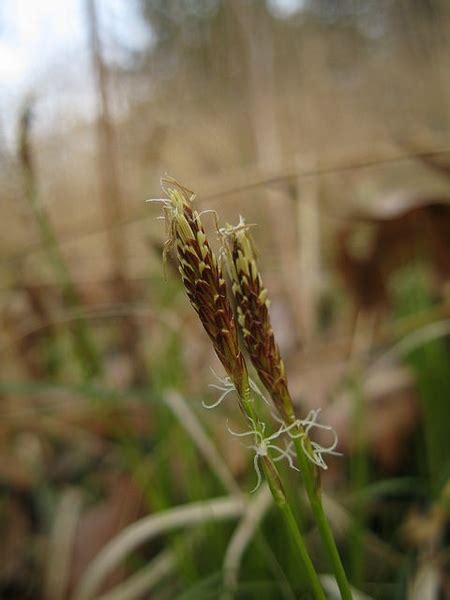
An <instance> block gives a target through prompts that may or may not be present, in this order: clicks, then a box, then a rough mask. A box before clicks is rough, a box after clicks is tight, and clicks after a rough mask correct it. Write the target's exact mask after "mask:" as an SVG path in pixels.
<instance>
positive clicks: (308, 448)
mask: <svg viewBox="0 0 450 600" xmlns="http://www.w3.org/2000/svg"><path fill="white" fill-rule="evenodd" d="M320 411H321V409H320V408H317V409H315V410H314V409H313V410H311V411H309V413H308V415H307V416H306V418H305V419H297V420H296V421H294V422H293V423H291V425H289V426H288V425H286V424H285V423H284V422H283V421H281V419H280V418H279V417H278V416H277V415H275V414H274V415H273V417H274V418H275V419H276V420H277V421H278V422H279V423H281V424H282V425H281V426H282V427H284V432H285V433H287V434H288V436H289V437H290V438H291V439H292V440H294V439H300V442H301V445H302V449H303V452H304V453H305V455H306V456H307V457H308V458H309V460H310V461H311V462H312V463H314V464H315V465H317V466H318V467H320V468H321V469H328V465H327V463H326V462H325V460H324V458H323V455H324V454H328V455H331V456H342V453H341V452H337V451H336V447H337V445H338V436H337V433H336V431H335V430H334V429H333V427H330V426H329V425H322V424H321V423H318V422H317V418H318V416H319V414H320ZM313 429H322V430H324V431H330V432H331V434H332V436H333V440H332V442H331V444H330V445H329V446H322V445H321V444H318V443H317V442H314V441H313V440H312V439H311V437H310V435H309V434H310V431H311V430H313ZM288 448H289V452H291V449H292V446H291V444H290V445H289V446H288ZM292 452H293V451H292Z"/></svg>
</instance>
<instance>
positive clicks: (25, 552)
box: [0, 0, 450, 600]
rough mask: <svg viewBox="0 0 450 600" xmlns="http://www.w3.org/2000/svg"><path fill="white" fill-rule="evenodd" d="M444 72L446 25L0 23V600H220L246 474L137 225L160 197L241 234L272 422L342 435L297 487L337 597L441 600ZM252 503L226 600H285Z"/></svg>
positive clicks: (447, 235)
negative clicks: (270, 380) (313, 490)
mask: <svg viewBox="0 0 450 600" xmlns="http://www.w3.org/2000/svg"><path fill="white" fill-rule="evenodd" d="M449 66H450V6H449V4H448V2H445V1H444V0H410V1H408V2H407V1H406V0H380V1H375V0H363V1H360V2H356V1H354V0H341V1H339V2H337V1H333V0H266V2H264V1H263V0H228V1H227V0H222V1H221V0H132V1H130V2H125V0H97V1H95V0H70V2H69V1H68V2H64V3H58V2H56V1H55V2H52V0H46V1H45V2H40V3H33V2H32V1H31V0H28V1H27V0H22V1H19V0H4V2H3V3H2V6H1V7H0V76H1V77H2V80H3V85H2V91H1V95H0V109H1V113H0V190H1V196H0V198H1V202H0V211H1V222H2V223H3V226H2V235H1V238H0V248H1V254H0V289H1V302H0V319H1V337H0V353H1V360H0V532H1V544H0V597H1V598H5V599H9V598H14V599H22V598H23V599H25V598H27V599H28V598H30V599H31V598H33V599H37V598H45V599H48V600H62V599H64V598H70V599H72V598H73V599H75V600H83V599H85V600H87V599H88V598H89V599H90V598H100V597H101V598H103V599H108V600H113V599H115V600H121V599H126V600H129V599H132V598H156V599H158V600H159V599H165V598H167V599H169V598H179V599H180V600H181V598H183V599H184V598H186V599H187V598H192V599H196V600H197V599H202V598H224V599H225V598H228V597H231V596H226V594H225V595H224V593H223V584H222V576H221V569H222V566H223V562H224V557H226V556H229V555H230V554H231V555H232V554H233V551H234V550H233V548H231V550H230V545H231V544H230V540H233V539H234V538H233V534H234V532H235V531H236V528H237V527H238V525H239V523H240V522H241V519H242V509H241V508H240V504H239V503H240V502H241V501H242V498H241V497H240V495H239V494H240V492H239V489H241V490H243V491H244V492H245V491H246V490H249V489H251V488H252V487H253V476H254V473H253V471H252V457H251V455H249V453H248V452H247V451H246V449H245V448H244V447H242V446H241V445H240V444H239V443H237V442H236V440H235V439H233V438H231V439H230V436H229V434H228V432H227V430H226V428H225V423H226V419H227V418H228V419H229V420H230V423H231V424H233V423H234V422H236V426H235V429H240V428H241V426H242V423H240V421H239V420H240V415H239V411H238V410H237V407H236V406H234V405H233V402H232V401H229V402H228V404H227V405H226V406H225V405H224V406H223V407H222V408H220V409H218V410H217V411H214V412H212V411H205V410H204V409H202V406H201V401H202V400H206V401H209V402H211V401H213V400H214V398H215V397H214V395H213V394H212V391H211V390H209V388H208V384H209V383H211V382H212V381H213V376H212V375H211V373H210V367H215V368H217V363H216V359H215V357H214V355H213V352H212V349H211V347H210V345H209V344H208V341H207V339H206V336H205V335H204V332H203V330H202V329H201V327H200V326H199V324H198V323H197V321H196V318H195V315H194V314H193V311H192V309H191V307H190V306H189V304H188V302H187V301H186V298H185V296H184V292H183V290H182V288H181V284H180V282H179V281H178V277H177V273H176V271H175V270H174V269H173V268H172V266H173V265H172V264H171V263H170V261H169V263H168V265H167V269H166V270H167V276H166V278H164V273H163V267H162V262H161V250H162V244H163V241H164V239H165V237H164V231H163V226H162V225H161V223H159V222H158V221H156V217H157V215H158V209H157V207H155V205H153V204H151V205H149V204H145V200H146V199H147V198H150V197H152V198H157V197H160V196H161V194H162V192H161V190H160V184H159V180H160V177H161V176H162V175H164V174H166V173H168V174H169V175H172V176H174V177H176V178H177V179H178V180H179V181H180V182H182V183H183V184H184V185H187V186H188V187H189V188H190V189H193V190H194V191H195V192H196V193H197V195H198V200H197V202H198V205H199V207H200V208H201V209H215V210H217V211H218V212H219V215H220V218H221V220H222V221H223V222H224V223H225V222H226V221H229V222H233V223H234V222H236V221H237V220H238V218H239V215H240V214H243V215H244V216H245V217H246V218H247V221H248V222H252V223H257V224H258V226H257V227H255V228H254V229H253V233H254V237H255V240H256V243H257V247H258V250H259V256H260V266H261V269H262V271H263V275H264V278H265V283H266V285H267V286H268V288H269V291H270V295H271V298H272V305H271V314H272V319H273V323H274V327H275V330H276V335H277V338H278V340H279V343H280V345H281V347H282V352H283V356H284V358H285V362H286V366H287V371H288V376H289V381H290V385H291V387H292V391H293V394H294V396H295V398H296V401H297V403H298V404H297V406H298V414H299V415H304V414H305V413H306V412H308V410H309V409H311V408H313V407H319V406H320V407H322V410H323V420H324V422H327V423H330V424H331V425H333V426H334V427H335V429H336V430H337V432H338V434H339V439H340V444H339V450H340V451H341V452H343V455H344V456H343V457H342V458H340V459H337V460H335V461H334V462H333V464H331V465H330V468H329V470H328V471H327V472H325V473H324V476H323V487H324V490H325V492H326V494H327V503H326V507H327V510H328V513H329V516H330V520H331V522H332V524H333V528H334V530H335V532H336V535H337V538H338V543H339V546H340V549H341V552H342V555H343V558H344V561H345V566H346V568H347V570H348V573H349V575H350V579H351V581H352V583H353V584H354V586H355V587H356V588H357V589H358V590H360V592H361V595H360V597H361V598H366V597H369V598H373V599H386V600H391V599H399V600H402V599H404V598H411V599H412V600H428V599H430V600H434V599H439V598H446V597H449V598H450V577H449V561H450V552H449V545H448V541H449V535H448V534H449V532H448V515H449V510H450V509H449V505H450V491H449V489H450V488H449V483H448V481H449V476H450V469H449V467H450V435H449V430H450V409H449V403H450V368H449V366H450V364H449V358H450V354H449V352H450V348H449V334H450V304H449V291H450V287H449V282H450V148H449V143H448V138H449V133H450V108H449V106H450V102H449V100H450V78H449ZM208 219H209V217H208V216H207V215H205V221H206V222H207V223H208V226H209V227H210V232H211V234H212V236H213V235H214V224H213V219H212V218H211V220H210V221H209V220H208ZM211 440H213V441H211ZM205 444H206V445H205ZM208 444H209V445H208ZM211 444H212V445H211ZM289 479H290V481H291V489H290V490H289V493H290V494H291V496H292V498H293V500H294V502H295V504H296V506H297V507H298V513H299V518H300V519H301V522H302V526H303V528H304V530H305V532H306V533H307V539H308V541H309V544H310V547H311V549H312V555H313V557H314V561H315V563H316V564H317V565H318V569H319V571H320V572H321V573H323V574H327V573H328V572H329V566H328V564H327V562H326V559H325V557H324V556H323V552H322V549H321V547H320V543H319V540H318V539H317V534H316V531H315V529H314V527H313V524H312V521H311V515H310V514H309V511H308V508H307V507H306V505H305V504H304V498H303V495H302V489H301V486H300V485H299V482H298V480H297V478H296V477H294V476H293V474H292V473H289ZM223 496H227V498H228V499H227V502H230V503H231V504H230V506H229V507H228V508H227V510H228V511H229V514H228V513H227V514H228V516H227V517H223V518H219V517H218V518H217V522H216V521H215V520H214V519H213V520H211V519H210V517H208V515H209V514H210V513H209V512H208V509H207V505H205V506H203V505H201V506H200V508H201V510H200V513H201V515H203V517H202V516H201V515H200V517H199V518H198V519H197V521H195V523H194V522H192V523H191V522H190V521H189V519H190V518H191V517H189V516H188V517H186V521H183V519H181V521H177V512H176V511H177V510H178V508H179V507H182V506H188V505H190V504H191V503H196V502H200V501H203V502H206V503H208V502H214V501H215V500H214V499H216V498H219V497H223ZM250 501H251V502H254V503H255V506H254V510H255V511H256V513H257V514H258V515H259V516H258V518H259V519H260V521H261V522H260V524H259V525H258V524H256V525H255V526H252V527H250V533H249V535H248V540H247V542H246V544H245V549H243V551H242V556H238V563H239V564H240V570H239V576H238V582H237V586H236V589H235V591H234V597H235V598H242V599H247V598H248V599H252V598H259V599H261V600H263V599H264V598H267V599H272V598H273V599H274V598H296V597H303V596H301V595H300V594H301V583H302V581H301V576H300V574H299V573H298V568H297V565H296V564H295V561H294V560H293V557H292V553H291V552H290V549H289V547H287V545H286V539H285V534H284V531H283V529H282V526H281V524H280V523H279V519H278V515H277V514H276V512H275V511H274V510H272V508H271V506H270V502H269V501H268V500H267V498H265V497H264V496H261V497H260V498H259V504H258V497H256V496H255V497H252V498H251V499H250ZM233 502H234V504H233ZM264 502H265V503H264ZM202 506H203V508H202ZM227 506H228V505H227ZM252 510H253V509H252ZM162 511H168V513H167V515H168V517H167V518H168V522H169V523H170V525H169V526H168V529H167V530H164V531H163V530H161V531H160V533H159V534H158V535H156V536H151V534H149V533H148V532H147V533H145V532H146V529H145V527H146V523H148V521H143V520H142V519H151V518H153V519H154V520H153V521H151V523H153V524H155V523H156V525H155V526H156V527H164V525H162V524H161V523H162V521H161V518H160V517H161V515H163V514H165V513H163V512H162ZM233 511H234V512H233ZM258 511H259V512H258ZM219 512H220V511H219ZM225 512H226V511H225ZM183 514H184V513H183ZM183 518H184V517H183ZM194 520H195V519H194ZM222 520H224V521H225V522H222ZM133 523H135V524H136V525H135V530H131V529H126V528H127V527H130V525H131V524H133ZM241 524H242V523H241ZM152 526H153V525H152ZM239 526H240V525H239ZM130 531H131V533H130ZM133 531H137V532H139V531H140V532H141V534H142V538H141V539H140V542H137V541H136V539H137V538H133V540H134V542H133V543H130V544H129V545H127V542H126V535H127V532H128V534H130V535H132V534H133ZM142 532H143V533H142ZM133 535H136V536H137V537H139V536H138V534H133ZM108 543H111V544H113V545H114V546H113V547H114V548H116V550H117V549H118V550H117V552H118V553H119V554H118V555H117V556H118V558H117V556H116V559H114V560H113V559H112V558H111V556H109V558H108V555H107V553H106V550H105V549H106V546H107V544H108ZM102 553H103V554H102ZM95 557H96V561H97V562H93V561H94V558H95ZM99 557H100V558H99ZM102 558H103V559H104V560H105V561H106V564H107V566H108V568H105V571H104V572H103V571H102V570H101V567H100V565H101V559H102ZM108 561H109V562H108ZM89 565H90V567H89ZM93 573H94V575H93ZM92 577H93V578H94V583H95V585H94V584H92ZM96 577H97V580H95V578H96ZM89 586H91V587H89ZM329 593H330V598H333V597H336V596H333V592H332V591H330V592H329Z"/></svg>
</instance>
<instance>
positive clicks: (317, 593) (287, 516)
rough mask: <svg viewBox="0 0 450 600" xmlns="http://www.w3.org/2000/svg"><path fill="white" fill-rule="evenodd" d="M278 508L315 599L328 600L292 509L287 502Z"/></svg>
mask: <svg viewBox="0 0 450 600" xmlns="http://www.w3.org/2000/svg"><path fill="white" fill-rule="evenodd" d="M278 508H279V510H280V512H281V514H282V516H283V519H284V522H285V524H286V527H287V529H288V530H289V533H290V536H291V539H292V540H293V542H294V544H295V546H296V548H297V550H298V553H299V555H300V557H301V559H302V562H303V565H304V567H305V571H306V574H307V576H308V580H309V585H310V587H311V591H312V593H313V594H314V597H315V598H318V599H319V600H326V596H325V593H324V591H323V589H322V586H321V583H320V580H319V577H318V575H317V573H316V570H315V568H314V565H313V563H312V561H311V558H310V556H309V554H308V550H307V548H306V545H305V542H304V540H303V537H302V535H301V533H300V530H299V528H298V525H297V521H296V520H295V517H294V515H293V513H292V510H291V507H290V506H289V504H288V503H287V502H286V503H285V504H284V505H282V506H281V505H278Z"/></svg>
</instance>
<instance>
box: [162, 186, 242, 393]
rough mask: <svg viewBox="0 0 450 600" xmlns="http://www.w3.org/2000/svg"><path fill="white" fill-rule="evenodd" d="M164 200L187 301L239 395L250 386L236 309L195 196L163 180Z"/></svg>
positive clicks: (171, 238)
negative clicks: (208, 237) (234, 313)
mask: <svg viewBox="0 0 450 600" xmlns="http://www.w3.org/2000/svg"><path fill="white" fill-rule="evenodd" d="M162 184H163V190H164V191H165V192H166V194H167V199H165V200H162V203H163V207H164V212H165V217H166V223H167V227H168V232H169V239H168V241H167V242H166V250H165V251H167V250H168V249H170V248H174V249H175V253H176V258H177V262H178V270H179V272H180V274H181V278H182V281H183V285H184V287H185V289H186V292H187V295H188V298H189V300H190V302H191V304H192V306H193V308H194V310H195V311H196V312H197V314H198V316H199V318H200V320H201V322H202V324H203V327H204V328H205V330H206V332H207V334H208V336H209V337H210V339H211V341H212V343H213V345H214V349H215V351H216V354H217V356H218V358H219V360H220V361H221V363H222V365H223V366H224V368H225V371H226V372H227V374H228V375H229V377H230V378H231V380H232V381H233V383H234V385H235V387H236V390H237V392H238V394H239V396H241V395H242V393H243V391H244V388H245V387H246V386H247V385H248V375H247V369H246V365H245V361H244V358H243V356H242V353H241V351H240V348H239V342H238V336H237V329H236V324H235V320H234V315H233V310H232V308H231V305H230V302H229V300H228V297H227V289H226V282H225V279H224V278H223V275H222V270H221V267H220V265H219V263H218V261H217V259H216V256H215V255H214V253H213V251H212V250H211V247H210V245H209V243H208V240H207V236H206V234H205V231H204V228H203V225H202V222H201V218H200V215H199V213H198V212H197V210H195V208H194V206H193V201H194V198H195V196H194V194H193V193H192V192H191V191H190V190H188V189H187V188H185V187H183V186H181V185H180V184H178V183H177V182H176V181H175V180H173V179H168V178H166V179H164V180H163V182H162Z"/></svg>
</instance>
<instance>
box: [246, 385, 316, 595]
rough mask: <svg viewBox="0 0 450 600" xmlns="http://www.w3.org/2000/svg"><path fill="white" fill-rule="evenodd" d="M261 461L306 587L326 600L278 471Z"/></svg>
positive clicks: (250, 407) (249, 411)
mask: <svg viewBox="0 0 450 600" xmlns="http://www.w3.org/2000/svg"><path fill="white" fill-rule="evenodd" d="M243 389H244V393H243V395H242V398H241V406H242V408H243V410H244V412H245V413H246V415H247V416H248V417H249V418H250V419H251V420H252V421H253V422H254V423H255V428H256V430H257V431H260V433H261V435H262V436H263V432H262V430H261V429H260V421H259V419H258V416H257V414H256V412H255V407H254V404H253V399H252V398H251V391H250V388H249V387H248V386H244V387H243ZM261 461H262V464H263V470H264V475H265V477H266V479H267V482H268V484H269V488H270V491H271V492H272V496H273V499H274V501H275V504H276V505H277V507H278V509H279V510H280V512H281V514H282V516H283V519H284V522H285V524H286V527H287V529H288V531H289V534H290V536H291V539H292V541H293V542H294V545H295V547H296V548H297V550H298V553H299V556H300V559H301V561H302V564H303V566H304V568H305V574H306V576H307V579H308V585H309V587H310V589H311V592H312V593H313V595H314V598H316V600H326V596H325V594H324V591H323V589H322V586H321V583H320V580H319V576H318V575H317V572H316V570H315V568H314V565H313V562H312V560H311V558H310V556H309V553H308V549H307V547H306V544H305V541H304V539H303V536H302V534H301V532H300V529H299V526H298V523H297V521H296V519H295V517H294V514H293V512H292V509H291V507H290V506H289V503H288V501H287V498H286V495H285V492H284V489H283V485H282V483H281V478H280V475H279V472H278V469H277V468H276V466H275V464H274V463H273V461H272V460H271V459H270V457H268V456H267V457H262V459H261Z"/></svg>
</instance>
